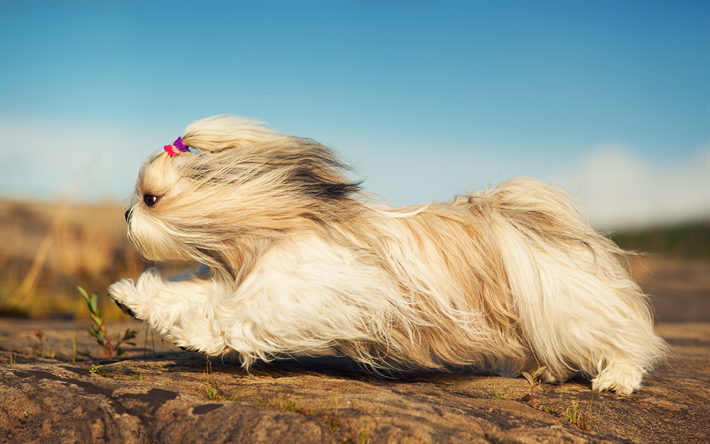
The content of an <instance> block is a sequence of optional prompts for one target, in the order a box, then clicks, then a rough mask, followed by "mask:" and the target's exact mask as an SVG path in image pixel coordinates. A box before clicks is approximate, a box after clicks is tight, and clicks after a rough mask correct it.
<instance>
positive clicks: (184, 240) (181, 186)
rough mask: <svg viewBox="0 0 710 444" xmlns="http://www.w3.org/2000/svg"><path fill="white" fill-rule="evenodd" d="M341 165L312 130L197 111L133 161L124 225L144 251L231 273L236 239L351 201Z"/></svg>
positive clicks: (304, 224) (237, 262) (332, 213)
mask: <svg viewBox="0 0 710 444" xmlns="http://www.w3.org/2000/svg"><path fill="white" fill-rule="evenodd" d="M178 146H179V148H180V151H178V149H177V148H176V147H178ZM188 147H189V149H188ZM182 150H184V152H183V151H182ZM176 153H177V154H176ZM346 170H347V168H346V167H345V165H344V164H343V163H341V162H340V161H339V160H338V158H337V157H336V156H335V155H334V154H333V152H332V151H330V150H329V149H328V148H326V147H325V146H323V145H321V144H318V143H316V142H314V141H312V140H309V139H302V138H298V137H293V136H287V135H282V134H278V133H276V132H275V131H273V130H270V129H267V128H264V127H263V126H261V125H260V123H259V122H254V121H251V120H247V119H243V118H239V117H234V116H217V117H211V118H207V119H203V120H200V121H197V122H194V123H192V124H191V125H189V126H188V127H187V128H186V130H185V132H184V134H183V135H182V137H181V140H178V141H176V143H175V144H174V145H173V146H170V145H167V146H166V147H165V150H161V151H160V152H156V153H154V154H153V155H151V156H150V157H149V158H148V159H147V160H146V161H145V163H144V164H143V165H142V167H141V169H140V172H139V174H138V180H137V182H136V193H135V195H134V196H133V198H132V203H131V205H130V208H129V209H128V211H126V221H127V222H128V235H129V238H130V239H131V241H132V242H133V243H134V244H135V245H136V248H137V249H138V251H139V252H140V253H141V255H142V256H143V257H145V258H146V259H148V260H154V261H161V260H166V259H179V260H196V261H199V262H201V263H204V264H206V265H208V266H210V267H212V268H216V269H218V270H221V271H225V272H227V273H228V274H230V275H232V276H235V275H236V273H237V270H236V269H235V267H240V266H241V265H242V263H243V261H244V259H245V258H244V257H242V256H244V255H245V254H246V252H245V249H249V248H251V249H258V247H259V245H257V244H259V243H264V242H267V243H268V242H272V241H273V240H274V239H276V238H278V237H279V236H283V235H284V234H288V233H291V232H293V231H298V230H304V229H308V227H309V226H314V225H315V226H317V225H321V224H323V223H328V222H329V221H330V219H332V218H336V217H341V216H342V214H341V213H342V211H343V209H346V208H348V207H352V206H353V203H354V202H355V200H354V199H353V194H354V193H357V192H358V183H355V182H352V181H350V180H348V179H347V178H346V177H345V176H344V173H345V171H346ZM339 213H340V214H341V216H338V214H339Z"/></svg>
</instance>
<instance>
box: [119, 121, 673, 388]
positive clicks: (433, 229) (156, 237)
mask: <svg viewBox="0 0 710 444" xmlns="http://www.w3.org/2000/svg"><path fill="white" fill-rule="evenodd" d="M182 141H183V143H184V144H186V145H189V146H190V147H192V148H194V151H190V152H186V153H183V154H180V155H178V156H176V157H173V158H171V157H169V156H168V155H167V154H166V153H164V152H160V153H156V154H154V155H152V156H151V157H150V158H149V159H148V160H146V162H145V163H144V165H143V166H142V168H141V170H140V173H139V176H138V181H137V184H136V188H137V190H136V196H135V199H134V202H133V204H132V206H131V208H130V210H129V212H128V213H127V220H128V221H129V228H128V233H129V237H130V239H131V240H132V241H133V242H134V243H135V245H136V247H137V248H138V250H139V251H140V253H141V254H142V255H143V256H144V257H145V258H146V259H149V260H155V261H160V260H167V259H182V260H195V261H198V262H200V263H202V264H205V265H206V266H207V267H209V271H208V272H207V273H193V274H190V273H188V274H186V275H184V276H182V277H181V278H180V279H173V280H165V279H163V278H162V277H161V276H160V275H159V273H158V272H157V271H156V270H155V269H151V270H148V271H146V272H145V273H144V274H143V275H142V276H141V277H140V279H139V280H138V282H137V283H136V284H134V283H133V282H132V281H130V280H123V281H120V282H117V283H116V284H114V285H112V286H111V287H110V288H109V292H110V294H111V296H112V297H113V298H114V299H115V300H116V301H117V303H119V305H121V306H122V307H123V308H125V309H126V310H127V311H129V312H131V313H132V314H133V315H134V316H136V317H137V318H139V319H144V320H146V321H147V322H148V323H149V324H150V325H151V326H152V327H153V328H155V329H157V330H159V331H160V332H161V333H162V334H164V335H165V336H166V337H169V338H170V339H172V340H173V341H175V342H176V344H178V345H180V346H183V347H187V348H190V349H194V350H197V351H201V352H205V353H208V354H213V355H215V354H223V353H230V352H236V353H238V354H239V355H240V357H241V359H242V362H243V365H244V366H246V367H248V366H249V365H250V364H252V363H253V362H254V361H255V360H258V359H260V360H264V361H269V360H271V359H274V358H278V357H282V356H287V355H293V354H303V353H316V354H323V353H342V354H345V355H347V356H350V357H352V358H353V359H355V360H357V361H359V362H361V363H363V364H366V365H369V366H372V367H375V368H378V367H396V368H404V369H407V368H425V369H441V370H447V369H451V368H453V367H456V366H470V367H474V368H479V369H483V368H486V369H491V370H495V371H499V372H501V373H516V372H520V371H521V370H523V369H534V368H537V367H538V366H540V365H546V366H547V370H546V372H545V374H544V377H545V379H546V380H547V381H556V380H565V379H567V378H568V377H569V376H570V375H571V374H573V373H574V372H576V371H582V372H584V373H585V374H588V375H590V376H591V377H593V378H594V379H593V385H594V388H595V389H597V390H609V389H610V390H615V391H617V392H619V393H631V392H632V391H634V390H637V389H638V388H639V387H640V386H641V379H642V376H643V375H644V374H645V373H646V372H647V371H648V370H650V369H651V368H652V367H653V365H654V363H656V362H657V361H658V360H659V359H660V358H662V356H663V354H664V353H665V350H666V345H665V343H664V342H663V341H662V340H661V339H660V338H659V337H658V336H657V335H656V334H655V333H654V331H653V315H652V312H651V310H650V308H649V304H648V301H647V298H646V296H645V295H644V294H643V293H642V292H641V290H640V289H639V287H638V286H637V285H636V284H635V283H634V282H633V281H632V280H631V279H630V278H629V276H628V273H627V271H626V268H625V266H624V265H625V261H626V253H625V252H624V251H622V250H620V249H619V248H617V247H616V246H615V245H614V244H613V243H612V242H611V241H609V240H608V239H607V238H606V237H604V236H602V235H601V234H598V233H596V232H595V231H594V230H592V229H591V227H590V226H589V224H588V223H587V221H586V217H585V215H584V211H583V209H582V208H581V207H580V205H579V204H578V203H577V202H576V201H575V200H574V199H572V198H571V197H570V196H569V195H567V194H566V193H565V192H564V191H562V190H560V189H559V188H555V187H552V186H550V185H546V184H544V183H542V182H539V181H536V180H533V179H528V178H515V179H510V180H507V181H504V182H501V183H500V184H498V185H496V186H494V187H490V188H487V189H485V190H482V191H478V192H473V193H470V194H465V195H461V196H457V197H456V198H455V199H454V200H453V201H452V202H450V203H430V204H428V205H426V206H420V207H407V208H402V209H394V208H389V207H384V206H376V205H372V204H369V203H368V200H367V199H366V198H365V197H364V196H363V195H362V194H361V192H360V190H359V186H358V185H359V184H358V183H355V182H353V181H351V180H349V179H348V178H347V177H346V176H345V173H346V172H347V168H346V166H345V165H344V164H343V163H342V162H341V161H340V160H339V159H338V158H337V157H336V156H335V155H334V154H333V152H332V151H331V150H329V149H328V148H326V147H324V146H323V145H320V144H318V143H316V142H314V141H312V140H309V139H302V138H297V137H293V136H287V135H281V134H279V133H276V132H274V131H272V130H269V129H266V128H264V127H263V126H261V125H260V124H259V123H258V122H254V121H250V120H246V119H242V118H238V117H233V116H217V117H212V118H208V119H204V120H200V121H198V122H195V123H193V124H191V125H190V126H188V127H187V129H186V130H185V132H184V134H183V136H182ZM146 196H154V198H155V203H152V200H151V199H150V197H149V198H148V199H146ZM148 203H152V204H151V205H150V206H149V205H148Z"/></svg>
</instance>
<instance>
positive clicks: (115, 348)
mask: <svg viewBox="0 0 710 444" xmlns="http://www.w3.org/2000/svg"><path fill="white" fill-rule="evenodd" d="M77 288H78V289H79V292H80V293H81V295H82V296H83V297H84V299H85V300H86V305H87V306H88V307H89V314H90V315H91V320H92V321H93V323H92V324H91V326H89V327H86V328H84V330H85V331H86V332H87V333H89V334H90V335H91V336H93V337H94V339H96V343H97V344H99V345H100V346H102V347H103V348H104V357H106V358H108V359H111V358H112V357H113V355H114V353H115V354H116V357H118V356H121V355H122V354H123V353H124V350H123V349H122V348H121V344H124V343H125V344H129V345H136V344H135V343H133V342H128V341H130V340H131V339H133V338H135V337H136V334H137V333H136V332H135V331H133V330H131V329H126V332H125V333H124V334H123V337H122V338H120V339H117V338H114V336H113V335H109V334H108V333H107V331H106V324H105V323H104V319H103V316H101V313H100V312H99V307H98V304H97V303H98V300H99V295H98V294H96V293H93V294H92V295H91V296H89V295H88V294H86V291H84V289H83V288H81V287H77ZM114 341H116V342H114Z"/></svg>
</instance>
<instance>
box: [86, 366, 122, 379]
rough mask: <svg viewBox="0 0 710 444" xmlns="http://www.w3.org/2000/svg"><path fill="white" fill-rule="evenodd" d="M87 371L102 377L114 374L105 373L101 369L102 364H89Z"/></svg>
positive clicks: (112, 376)
mask: <svg viewBox="0 0 710 444" xmlns="http://www.w3.org/2000/svg"><path fill="white" fill-rule="evenodd" d="M87 370H88V371H89V373H93V374H95V375H99V376H102V377H104V378H114V377H115V376H114V375H113V374H112V373H107V372H106V371H104V369H103V365H93V364H92V365H91V367H89V368H87Z"/></svg>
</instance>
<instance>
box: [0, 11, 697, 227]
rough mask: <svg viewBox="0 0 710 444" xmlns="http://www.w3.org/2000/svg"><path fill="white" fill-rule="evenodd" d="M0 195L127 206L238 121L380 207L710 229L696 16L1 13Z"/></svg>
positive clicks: (680, 13) (686, 13) (629, 13)
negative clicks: (283, 142)
mask: <svg viewBox="0 0 710 444" xmlns="http://www.w3.org/2000/svg"><path fill="white" fill-rule="evenodd" d="M0 8H1V9H0V24H1V28H0V197H2V198H4V199H14V200H17V199H29V200H34V201H37V200H39V201H53V200H65V201H71V202H74V203H94V204H96V203H100V202H101V201H103V200H106V199H110V200H112V201H113V202H116V203H117V204H119V205H120V204H121V203H122V202H123V201H124V200H125V199H127V198H128V197H130V195H131V193H132V190H133V187H134V181H135V176H136V174H137V171H138V167H139V166H140V164H141V162H142V160H143V159H145V158H146V157H147V156H148V154H150V153H152V152H153V151H155V150H158V149H161V147H162V146H163V145H165V144H167V143H171V142H172V141H173V140H174V139H175V138H176V137H178V136H179V135H180V134H182V131H183V129H184V128H185V127H186V126H187V125H188V124H189V123H190V122H192V121H194V120H197V119H200V118H203V117H207V116H211V115H217V114H224V113H233V114H238V115H243V116H247V117H252V118H256V119H259V120H262V121H265V122H267V123H268V124H269V126H270V127H272V128H275V129H277V130H280V131H282V132H284V133H287V134H294V135H297V136H302V137H308V138H312V139H314V140H316V141H318V142H321V143H324V144H326V145H328V146H330V147H332V148H333V149H334V150H335V151H336V152H338V153H339V154H340V155H342V157H343V158H344V159H345V160H346V161H349V162H351V163H352V164H353V166H354V168H355V172H354V173H353V174H354V177H356V178H358V179H360V180H364V181H365V182H364V185H363V186H364V188H365V189H366V190H367V191H369V192H372V193H375V194H378V195H380V196H382V197H383V198H384V199H385V200H387V201H389V202H390V203H392V204H393V205H396V206H403V205H412V204H420V203H426V202H429V201H432V200H449V199H451V198H453V197H454V195H456V194H459V193H463V192H465V191H466V190H467V189H469V188H471V187H473V188H475V189H481V188H483V187H485V186H486V184H488V183H491V184H495V183H497V182H500V181H501V180H504V179H506V178H509V177H512V176H519V175H525V176H532V177H535V178H538V179H541V180H544V181H546V182H549V183H552V184H555V185H558V186H561V187H563V188H564V189H566V190H568V191H569V192H571V193H572V194H573V195H575V196H577V197H578V198H579V199H580V200H581V201H582V202H583V203H584V204H585V205H586V207H587V208H588V211H589V215H590V220H591V221H592V223H593V224H594V225H595V226H596V227H597V228H600V229H618V228H629V227H640V226H649V225H659V224H666V225H667V224H676V223H683V222H686V221H693V220H696V221H697V220H707V219H709V218H710V2H701V1H679V2H651V1H633V2H632V1H629V2H604V1H598V2H594V1H591V2H581V1H580V2H577V1H572V2H530V3H526V2H483V1H481V2H478V1H472V2H397V1H391V2H299V1H294V2H173V1H151V2H140V1H137V2H112V1H106V2H72V1H66V2H64V1H63V2H60V1H44V2H34V1H25V2H19V1H5V0H3V1H2V2H1V3H0Z"/></svg>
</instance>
